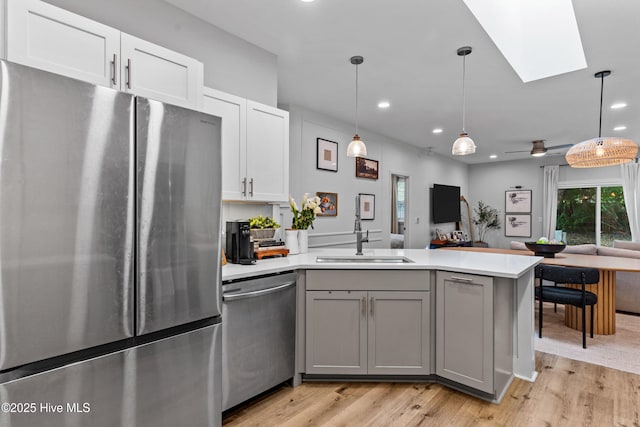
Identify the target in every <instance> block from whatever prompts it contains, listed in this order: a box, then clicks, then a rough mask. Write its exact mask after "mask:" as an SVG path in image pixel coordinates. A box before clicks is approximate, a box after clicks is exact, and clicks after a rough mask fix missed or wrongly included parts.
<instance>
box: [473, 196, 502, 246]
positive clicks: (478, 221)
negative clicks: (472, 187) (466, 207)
mask: <svg viewBox="0 0 640 427" xmlns="http://www.w3.org/2000/svg"><path fill="white" fill-rule="evenodd" d="M473 213H474V216H473V219H472V221H473V223H474V224H475V225H476V226H477V227H478V240H477V241H476V242H474V246H484V247H486V246H488V245H487V243H486V242H485V241H484V238H485V236H486V234H487V231H489V230H499V229H500V218H499V216H498V215H499V214H500V211H499V210H498V209H495V208H492V207H491V206H489V205H487V204H486V203H484V202H483V201H482V200H480V201H479V202H478V207H477V208H473Z"/></svg>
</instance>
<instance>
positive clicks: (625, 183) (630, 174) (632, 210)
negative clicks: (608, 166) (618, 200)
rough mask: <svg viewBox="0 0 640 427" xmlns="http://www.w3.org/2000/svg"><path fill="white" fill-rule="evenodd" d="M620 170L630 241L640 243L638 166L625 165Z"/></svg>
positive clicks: (634, 164)
mask: <svg viewBox="0 0 640 427" xmlns="http://www.w3.org/2000/svg"><path fill="white" fill-rule="evenodd" d="M620 167H621V168H622V190H623V192H624V204H625V205H626V206H627V216H628V217H629V228H630V229H631V240H633V241H634V242H639V241H640V164H638V163H625V164H624V165H620Z"/></svg>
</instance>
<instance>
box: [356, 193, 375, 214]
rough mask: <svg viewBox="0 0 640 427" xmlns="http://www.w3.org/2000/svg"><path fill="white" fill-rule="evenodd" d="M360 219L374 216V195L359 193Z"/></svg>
mask: <svg viewBox="0 0 640 427" xmlns="http://www.w3.org/2000/svg"><path fill="white" fill-rule="evenodd" d="M359 196H360V219H363V220H364V219H367V220H370V219H375V218H376V195H375V194H365V193H360V194H359Z"/></svg>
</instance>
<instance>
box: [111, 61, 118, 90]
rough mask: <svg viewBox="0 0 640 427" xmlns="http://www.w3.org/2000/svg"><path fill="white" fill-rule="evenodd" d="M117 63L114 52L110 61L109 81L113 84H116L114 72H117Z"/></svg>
mask: <svg viewBox="0 0 640 427" xmlns="http://www.w3.org/2000/svg"><path fill="white" fill-rule="evenodd" d="M117 63H118V55H116V54H115V53H114V54H113V60H112V61H111V83H113V85H114V86H115V85H117V84H118V80H117V78H116V73H117V72H118V68H117Z"/></svg>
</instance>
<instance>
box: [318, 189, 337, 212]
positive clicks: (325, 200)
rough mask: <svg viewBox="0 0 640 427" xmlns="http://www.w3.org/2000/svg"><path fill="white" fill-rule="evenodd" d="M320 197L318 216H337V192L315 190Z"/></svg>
mask: <svg viewBox="0 0 640 427" xmlns="http://www.w3.org/2000/svg"><path fill="white" fill-rule="evenodd" d="M316 196H318V197H320V210H321V211H322V212H320V213H319V214H318V216H338V193H325V192H322V191H318V192H316Z"/></svg>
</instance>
